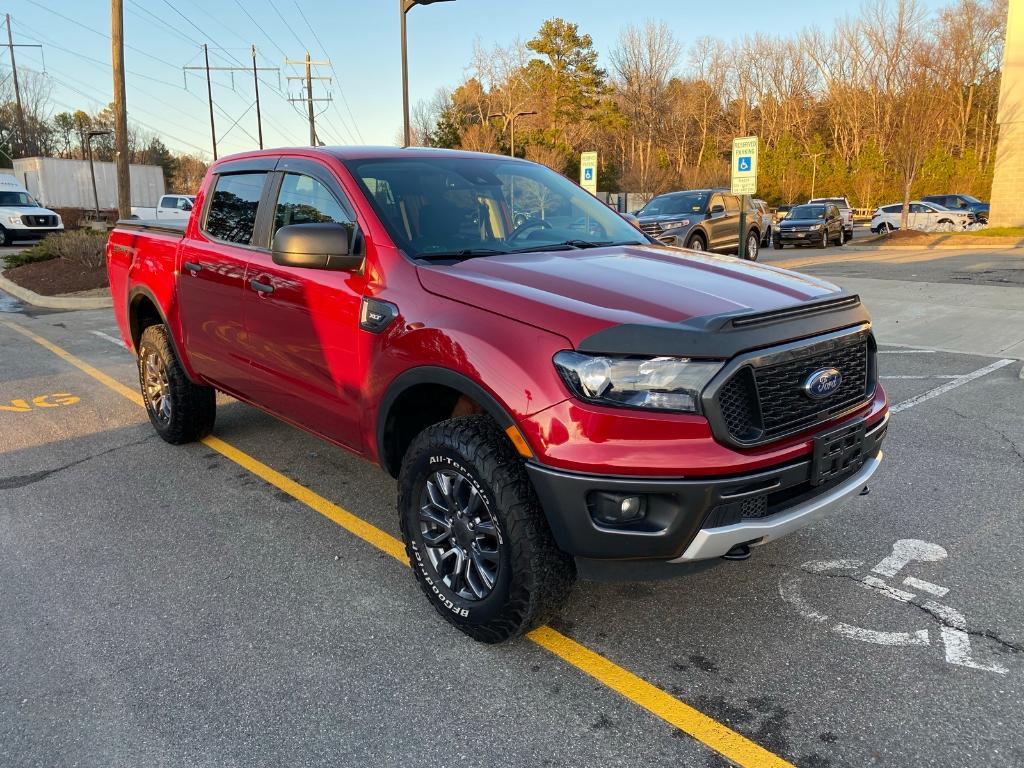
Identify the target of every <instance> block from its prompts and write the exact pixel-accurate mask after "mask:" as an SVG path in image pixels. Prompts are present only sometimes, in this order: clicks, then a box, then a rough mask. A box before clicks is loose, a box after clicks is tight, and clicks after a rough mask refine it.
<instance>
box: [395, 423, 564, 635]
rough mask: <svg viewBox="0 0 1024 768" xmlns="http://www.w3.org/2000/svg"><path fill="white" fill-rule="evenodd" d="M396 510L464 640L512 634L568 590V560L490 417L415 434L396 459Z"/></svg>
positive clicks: (412, 557) (431, 594)
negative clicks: (398, 468)
mask: <svg viewBox="0 0 1024 768" xmlns="http://www.w3.org/2000/svg"><path fill="white" fill-rule="evenodd" d="M398 511H399V515H400V518H401V526H402V535H403V538H404V539H405V547H406V551H407V552H408V555H409V562H410V563H411V565H412V569H413V573H415V575H416V580H417V581H418V582H419V584H420V587H421V588H422V589H423V592H424V593H425V594H426V596H427V599H428V600H430V602H431V603H432V604H433V606H434V608H435V609H436V610H437V612H438V613H440V614H441V615H442V616H444V618H445V619H446V620H447V621H449V622H450V623H451V624H453V625H455V626H456V627H457V628H458V629H460V630H461V631H463V632H465V633H466V634H467V635H469V636H470V637H472V638H474V639H476V640H480V641H482V642H486V643H500V642H504V641H505V640H509V639H511V638H513V637H518V636H519V635H521V634H523V633H524V632H526V631H528V630H530V629H531V628H533V627H535V626H537V625H538V624H540V623H542V622H544V621H545V620H546V619H547V618H548V617H549V616H550V615H551V614H552V613H554V612H555V611H556V610H557V609H558V608H559V607H560V606H561V604H562V603H563V602H564V600H565V598H566V597H567V596H568V593H569V590H570V589H571V587H572V583H573V581H574V580H575V569H574V566H573V563H572V559H571V558H570V557H569V556H568V555H566V554H565V553H564V552H562V551H561V550H559V549H558V547H557V546H556V545H555V542H554V539H553V538H552V536H551V531H550V530H549V529H548V525H547V520H546V519H545V518H544V512H543V511H542V510H541V508H540V504H539V503H538V501H537V497H536V494H535V493H534V491H533V486H532V485H531V484H530V481H529V478H528V477H527V476H526V470H525V468H524V467H523V462H522V460H521V459H520V458H519V456H518V454H516V452H515V450H514V449H513V448H512V445H511V444H510V443H509V441H508V438H507V437H506V436H505V435H504V434H502V432H501V430H499V429H498V427H497V425H496V424H495V423H494V422H493V420H491V419H490V418H489V417H487V416H467V417H462V418H457V419H451V420H449V421H444V422H441V423H440V424H435V425H434V426H432V427H428V428H427V429H425V430H424V431H423V432H421V433H420V434H419V436H418V437H417V438H416V439H415V440H414V441H413V443H412V445H411V446H410V447H409V450H408V451H407V453H406V455H405V458H404V459H403V461H402V469H401V472H400V473H399V477H398Z"/></svg>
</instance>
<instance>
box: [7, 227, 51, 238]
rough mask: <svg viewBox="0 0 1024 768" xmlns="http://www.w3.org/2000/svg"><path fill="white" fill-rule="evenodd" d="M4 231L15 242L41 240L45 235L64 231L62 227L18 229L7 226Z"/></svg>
mask: <svg viewBox="0 0 1024 768" xmlns="http://www.w3.org/2000/svg"><path fill="white" fill-rule="evenodd" d="M6 229H7V234H8V236H9V237H10V238H11V240H13V241H15V242H17V241H19V240H42V239H43V238H44V237H46V236H47V235H53V234H57V233H60V232H63V231H64V227H32V228H28V227H26V228H22V229H18V228H15V227H11V226H8V227H6Z"/></svg>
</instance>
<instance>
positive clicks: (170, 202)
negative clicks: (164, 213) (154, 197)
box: [157, 195, 177, 208]
mask: <svg viewBox="0 0 1024 768" xmlns="http://www.w3.org/2000/svg"><path fill="white" fill-rule="evenodd" d="M175 200H177V198H175V197H171V196H170V195H164V196H163V197H161V198H160V202H159V203H157V205H158V206H159V207H160V208H173V207H174V202H175Z"/></svg>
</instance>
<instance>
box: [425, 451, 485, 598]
mask: <svg viewBox="0 0 1024 768" xmlns="http://www.w3.org/2000/svg"><path fill="white" fill-rule="evenodd" d="M419 522H420V538H421V539H422V540H423V544H424V547H425V549H426V552H427V557H428V558H429V559H430V564H431V565H433V567H434V570H435V571H437V575H438V576H439V577H440V578H441V580H442V581H443V582H444V584H445V586H447V587H448V588H449V589H450V590H451V591H452V592H454V593H455V594H457V595H458V596H459V597H461V598H463V599H464V600H470V601H477V600H483V599H484V598H485V597H487V596H488V595H489V594H490V593H491V590H493V589H494V584H495V582H496V581H497V579H498V569H499V567H500V553H499V547H500V545H501V537H500V536H499V534H498V528H497V526H496V525H495V522H494V517H493V516H492V515H491V512H490V510H489V509H488V508H487V505H486V503H485V502H484V499H483V497H482V496H481V495H480V492H479V491H478V490H477V488H476V486H475V485H474V483H473V482H472V481H470V480H469V478H467V477H466V476H465V475H463V474H462V473H461V472H458V471H456V470H453V469H441V470H437V471H435V472H433V473H432V474H430V475H429V476H428V477H427V481H426V483H425V484H424V488H423V492H422V493H421V495H420V511H419Z"/></svg>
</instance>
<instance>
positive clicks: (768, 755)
mask: <svg viewBox="0 0 1024 768" xmlns="http://www.w3.org/2000/svg"><path fill="white" fill-rule="evenodd" d="M0 324H2V325H4V326H6V327H7V328H10V329H11V330H13V331H16V332H17V333H20V334H21V335H22V336H25V337H26V338H29V339H31V340H32V341H34V342H35V343H36V344H39V345H40V346H42V347H45V348H46V349H48V350H49V351H50V352H52V353H53V354H55V355H56V356H57V357H59V358H61V359H62V360H64V361H65V362H67V363H68V364H70V365H72V366H74V367H75V368H77V369H78V370H80V371H82V372H83V373H85V374H88V375H89V376H91V377H92V378H94V379H96V381H98V382H100V383H101V384H103V385H104V386H106V387H109V388H110V389H112V390H114V391H115V392H117V393H119V394H121V395H123V396H124V397H126V398H128V399H129V400H131V401H132V402H133V403H135V404H136V405H142V404H143V403H142V396H141V395H140V394H139V393H138V392H136V391H135V390H133V389H130V388H129V387H126V386H125V385H124V384H121V383H120V382H119V381H116V380H115V379H113V378H111V377H110V376H108V375H107V374H105V373H103V372H102V371H100V370H98V369H96V368H94V367H93V366H91V365H89V364H88V363H86V362H85V361H83V360H80V359H79V358H77V357H75V356H74V355H72V354H71V353H70V352H67V351H65V350H64V349H61V348H60V347H58V346H57V345H56V344H54V343H53V342H51V341H49V340H47V339H44V338H43V337H42V336H38V335H37V334H35V333H33V332H32V331H30V330H28V329H27V328H24V327H22V326H20V325H18V324H17V323H12V322H9V321H7V320H0ZM202 442H203V444H204V445H206V446H207V447H209V448H211V449H212V450H214V451H216V452H217V453H219V454H221V455H222V456H224V457H225V458H227V459H230V460H231V461H233V462H235V463H236V464H238V465H239V466H240V467H243V468H244V469H247V470H249V471H250V472H252V473H253V474H255V475H257V476H258V477H260V478H262V479H263V480H265V481H266V482H267V483H269V484H270V485H273V486H274V487H275V488H278V489H279V490H281V491H284V492H285V493H287V494H288V495H289V496H291V497H292V498H294V499H296V500H298V501H301V502H302V503H303V504H305V505H306V506H308V507H309V508H310V509H313V510H314V511H316V512H319V513H320V514H321V515H323V516H324V517H326V518H327V519H329V520H331V521H332V522H334V523H336V524H337V525H339V526H341V527H342V528H344V529H345V530H346V531H348V532H349V533H352V534H354V535H355V536H358V537H359V538H360V539H362V540H363V541H365V542H367V543H369V544H372V545H373V546H375V547H377V549H379V550H381V551H382V552H385V553H386V554H389V555H391V556H392V557H393V558H395V559H396V560H398V561H399V562H401V563H403V564H405V565H407V566H408V564H409V563H408V558H407V557H406V553H405V545H404V544H403V543H402V542H401V541H399V540H398V539H397V538H395V537H394V536H392V535H391V534H389V533H386V532H385V531H382V530H381V529H380V528H378V527H376V526H375V525H372V524H370V523H368V522H366V521H365V520H363V519H362V518H360V517H357V516H356V515H353V514H352V513H351V512H349V511H348V510H345V509H342V508H341V507H339V506H338V505H337V504H335V503H333V502H331V501H328V500H327V499H325V498H324V497H323V496H321V495H320V494H318V493H316V492H315V491H313V490H311V489H309V488H307V487H306V486H304V485H301V484H300V483H297V482H295V481H294V480H292V479H291V478H289V477H286V476H285V475H283V474H281V473H280V472H278V471H277V470H276V469H273V468H271V467H269V466H267V465H266V464H264V463H263V462H261V461H259V460H258V459H255V458H253V457H252V456H250V455H249V454H247V453H245V452H244V451H240V450H239V449H237V448H235V447H234V446H233V445H231V444H230V443H226V442H224V441H223V440H221V439H220V438H218V437H212V436H211V437H206V438H204V439H203V441H202ZM527 637H528V638H529V639H530V640H531V641H533V642H534V643H536V644H537V645H539V646H540V647H541V648H544V649H545V650H546V651H548V652H550V653H552V654H553V655H555V656H557V657H559V658H560V659H562V660H563V661H565V662H567V663H568V664H571V665H572V666H574V667H576V668H577V669H578V670H580V671H581V672H583V673H585V674H587V675H589V676H590V677H592V678H594V679H595V680H597V681H598V682H600V683H602V684H603V685H605V686H607V687H608V688H610V689H611V690H613V691H616V692H617V693H619V694H621V695H622V696H624V697H625V698H627V699H629V700H630V701H632V702H633V703H634V704H636V705H637V706H639V707H642V708H643V709H646V710H647V711H648V712H650V713H651V714H653V715H656V716H657V717H660V718H661V719H662V720H664V721H665V722H667V723H668V724H669V725H672V726H674V727H676V728H678V729H679V730H680V731H683V732H684V733H686V734H689V735H690V736H692V737H693V738H694V739H696V740H697V741H700V742H701V743H703V744H704V745H705V746H707V747H710V748H711V749H713V750H714V751H716V752H718V753H719V754H721V755H722V756H724V757H726V758H728V759H729V760H731V761H732V762H734V763H735V764H737V765H739V766H742V768H786V767H788V768H793V765H792V764H791V763H789V762H787V761H785V760H783V759H782V758H781V757H779V756H778V755H776V754H774V753H773V752H769V751H768V750H767V749H765V748H764V747H762V746H760V745H759V744H756V743H754V742H753V741H751V740H750V739H748V738H747V737H746V736H743V735H742V734H739V733H737V732H736V731H734V730H732V729H731V728H729V727H728V726H727V725H724V724H723V723H720V722H718V721H717V720H715V719H714V718H712V717H709V716H708V715H705V714H704V713H703V712H700V711H699V710H696V709H694V708H693V707H691V706H689V705H688V704H684V703H683V702H681V701H679V699H677V698H675V697H674V696H672V695H671V694H669V693H666V692H665V691H663V690H662V689H661V688H658V687H657V686H655V685H652V684H651V683H648V682H647V681H646V680H644V679H643V678H640V677H637V676H636V675H634V674H633V673H632V672H630V671H629V670H627V669H624V668H622V667H620V666H619V665H618V664H616V663H615V662H613V661H611V660H610V659H607V658H605V657H604V656H602V655H601V654H599V653H597V652H595V651H592V650H590V649H589V648H587V647H586V646H585V645H581V644H580V643H577V642H576V641H575V640H573V639H571V638H569V637H566V636H565V635H563V634H562V633H561V632H558V631H556V630H554V629H552V628H551V627H548V626H543V627H538V628H537V629H535V630H533V631H532V632H530V633H529V634H528V635H527Z"/></svg>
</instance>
